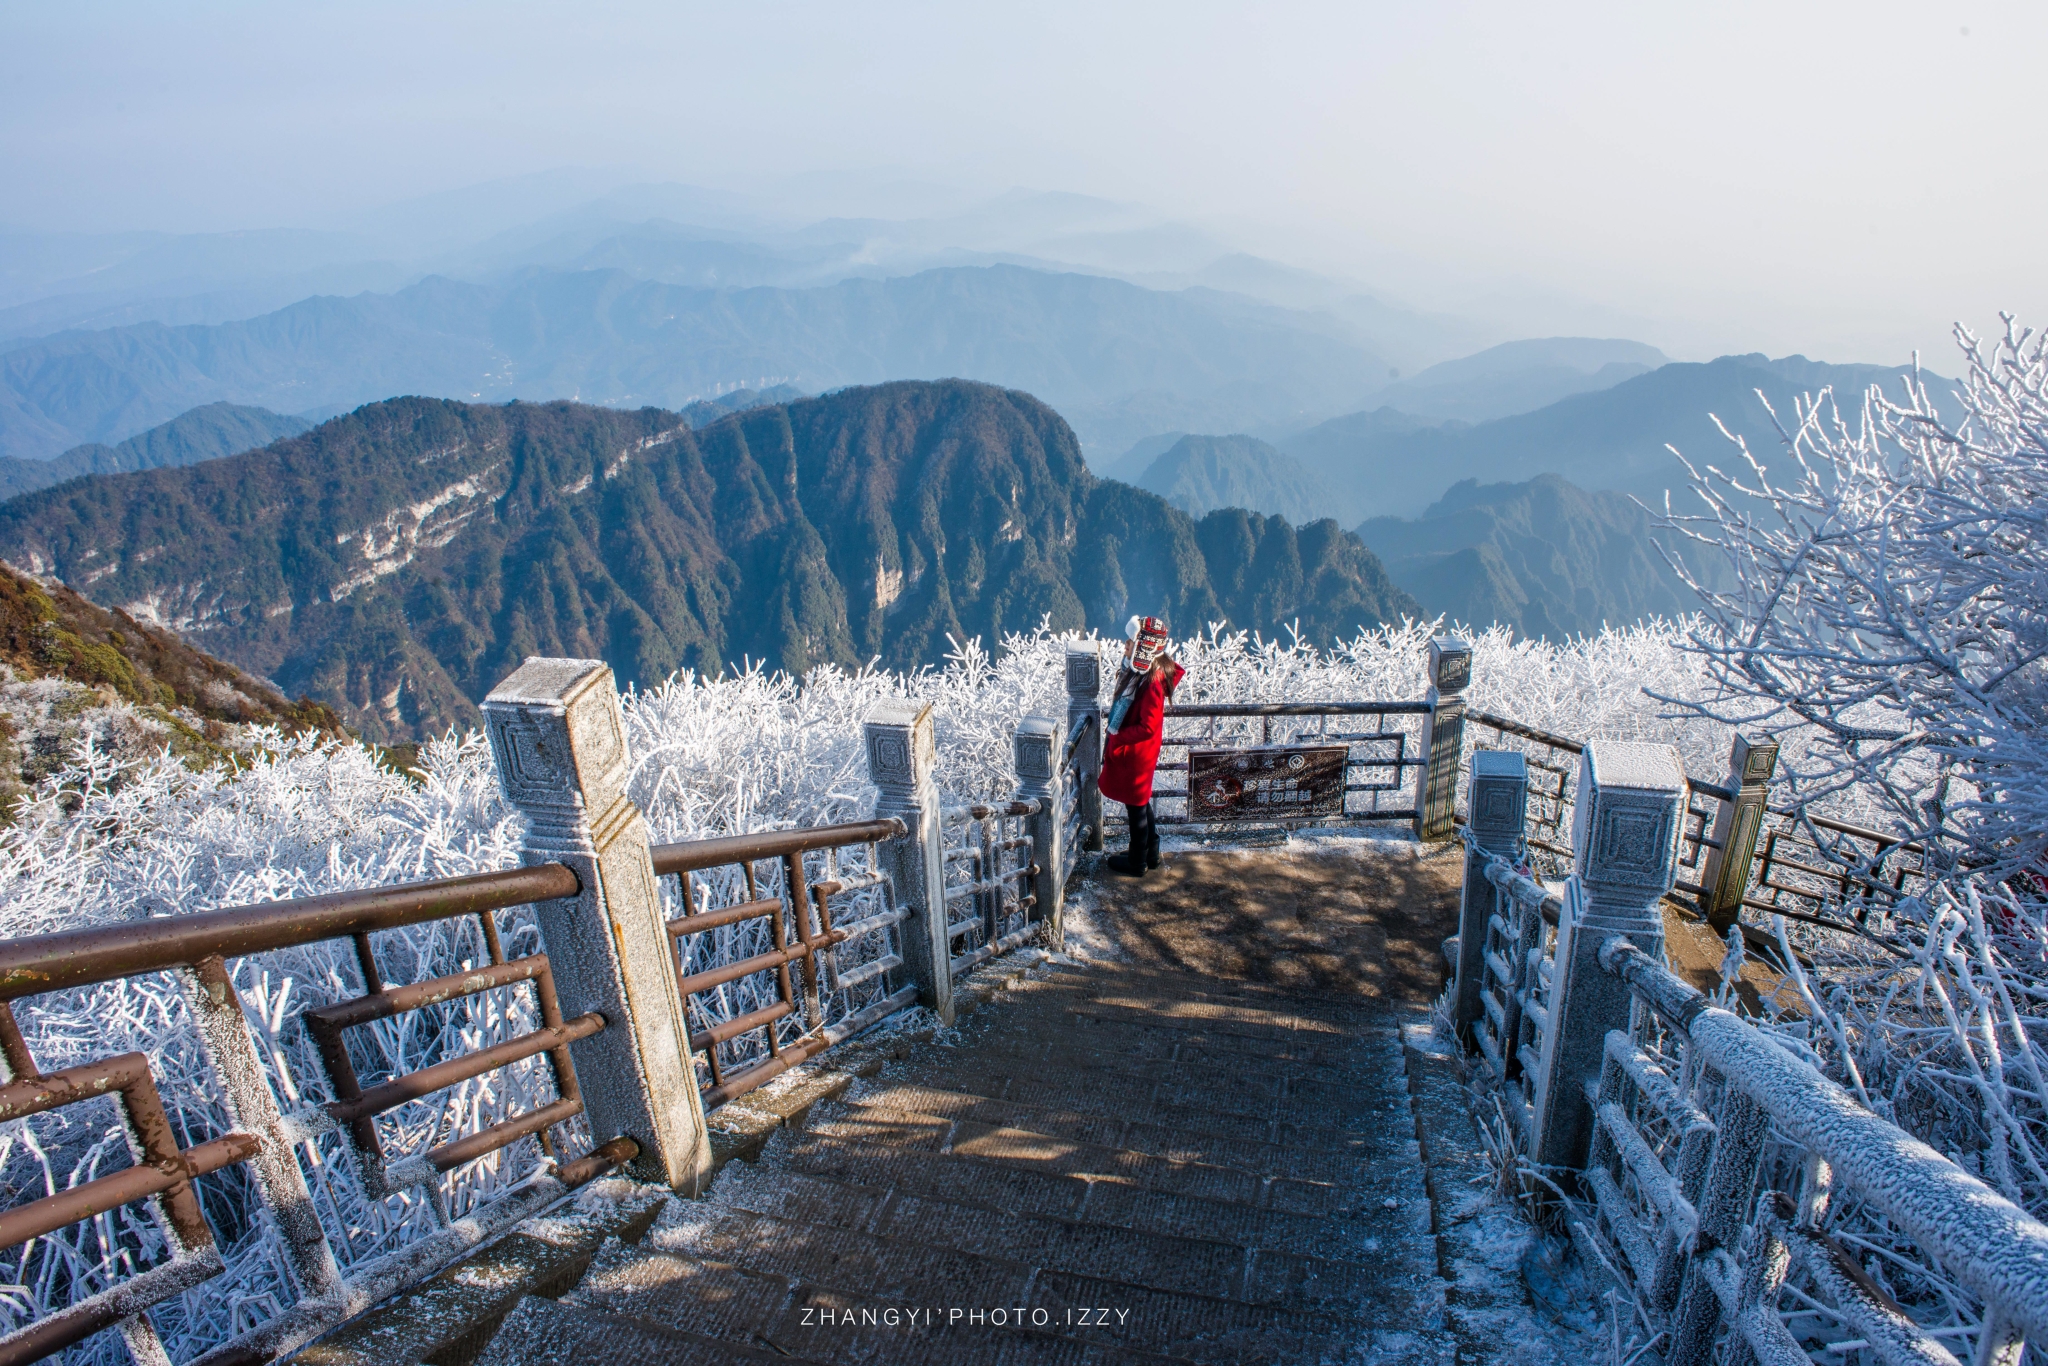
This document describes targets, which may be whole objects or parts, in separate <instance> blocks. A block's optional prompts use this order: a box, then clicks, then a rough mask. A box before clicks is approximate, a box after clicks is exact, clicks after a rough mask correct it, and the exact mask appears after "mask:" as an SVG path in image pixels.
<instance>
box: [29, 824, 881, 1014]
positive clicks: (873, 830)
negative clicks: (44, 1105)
mask: <svg viewBox="0 0 2048 1366" xmlns="http://www.w3.org/2000/svg"><path fill="white" fill-rule="evenodd" d="M909 833H910V827H909V826H907V825H905V824H904V823H903V822H902V821H900V820H897V819H895V818H894V817H888V818H885V819H882V820H874V821H849V822H847V823H845V824H843V825H817V826H812V827H810V828H808V829H803V830H762V831H759V832H757V833H755V834H751V835H723V836H720V837H719V838H717V839H708V840H689V841H687V842H684V843H680V844H657V845H654V846H652V847H651V848H649V850H648V853H649V854H651V855H652V856H653V858H654V871H655V874H656V876H658V877H667V876H668V875H669V874H671V873H691V872H696V871H698V870H699V869H703V868H715V867H717V866H718V865H719V864H722V863H745V864H749V865H751V863H752V862H753V860H755V859H767V858H780V857H782V856H784V855H787V854H802V853H808V852H810V851H811V850H813V849H830V848H834V847H837V846H839V845H844V844H872V843H873V842H874V841H876V840H890V839H899V838H901V837H902V836H904V835H907V834H909ZM537 899H538V898H536V900H537ZM0 980H4V979H0Z"/></svg>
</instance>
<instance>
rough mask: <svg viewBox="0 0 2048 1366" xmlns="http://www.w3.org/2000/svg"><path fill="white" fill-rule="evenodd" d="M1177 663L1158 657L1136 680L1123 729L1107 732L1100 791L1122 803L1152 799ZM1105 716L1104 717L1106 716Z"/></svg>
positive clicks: (1178, 668)
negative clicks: (1153, 774) (1161, 739)
mask: <svg viewBox="0 0 2048 1366" xmlns="http://www.w3.org/2000/svg"><path fill="white" fill-rule="evenodd" d="M1180 672H1181V671H1180V666H1179V665H1176V664H1168V663H1166V662H1165V661H1163V660H1162V661H1161V662H1160V663H1159V664H1158V665H1155V666H1154V667H1153V669H1152V671H1151V672H1150V673H1149V674H1148V675H1146V677H1145V678H1143V679H1141V680H1140V681H1139V683H1138V691H1137V692H1136V694H1134V695H1133V696H1132V698H1131V709H1130V711H1129V712H1127V713H1125V715H1124V725H1123V729H1122V730H1119V731H1117V732H1116V733H1115V734H1113V735H1109V736H1106V737H1105V738H1104V741H1103V750H1102V780H1101V781H1102V795H1103V796H1105V797H1107V798H1109V799H1110V800H1111V801H1113V802H1122V803H1123V804H1124V805H1125V806H1143V805H1144V804H1145V803H1147V802H1149V801H1151V800H1152V770H1153V769H1154V768H1155V767H1157V766H1158V763H1159V740H1160V737H1161V736H1162V735H1164V734H1165V733H1166V727H1165V725H1164V719H1165V712H1166V697H1167V694H1168V692H1169V691H1170V690H1171V689H1172V687H1173V685H1174V684H1176V683H1178V682H1180ZM1105 719H1106V718H1105Z"/></svg>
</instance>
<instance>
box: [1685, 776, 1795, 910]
mask: <svg viewBox="0 0 2048 1366" xmlns="http://www.w3.org/2000/svg"><path fill="white" fill-rule="evenodd" d="M1777 766H1778V742H1777V741H1776V740H1773V739H1771V738H1770V737H1768V736H1757V737H1755V738H1751V737H1750V736H1747V735H1738V736H1736V737H1735V743H1734V744H1733V745H1732V746H1730V748H1729V752H1728V782H1727V787H1728V789H1729V791H1731V792H1733V793H1734V794H1735V800H1734V801H1732V802H1723V803H1721V809H1720V810H1719V811H1718V812H1716V813H1715V814H1714V828H1713V830H1712V831H1710V832H1709V835H1710V837H1711V838H1712V839H1713V840H1714V842H1715V843H1717V844H1719V845H1720V846H1721V847H1720V848H1718V849H1714V848H1709V849H1708V850H1707V859H1706V867H1705V869H1704V870H1703V876H1702V877H1701V878H1700V885H1701V886H1703V887H1705V888H1706V889H1707V894H1706V895H1705V896H1703V897H1701V898H1700V910H1701V911H1702V912H1703V913H1704V914H1705V915H1706V917H1707V923H1708V924H1709V925H1711V926H1713V928H1714V933H1715V934H1716V935H1719V936H1720V937H1721V938H1723V939H1726V938H1727V937H1728V931H1729V929H1730V928H1731V927H1732V926H1733V925H1734V924H1735V922H1736V920H1737V919H1738V918H1739V917H1740V916H1741V914H1742V896H1743V893H1745V892H1747V891H1748V890H1749V870H1750V868H1751V867H1752V866H1753V865H1754V864H1755V862H1756V841H1757V836H1758V835H1760V834H1762V833H1763V828H1764V807H1765V805H1766V804H1767V803H1768V802H1769V801H1770V796H1771V773H1772V771H1773V770H1775V769H1776V768H1777Z"/></svg>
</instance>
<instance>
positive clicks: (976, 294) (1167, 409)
mask: <svg viewBox="0 0 2048 1366" xmlns="http://www.w3.org/2000/svg"><path fill="white" fill-rule="evenodd" d="M1387 369H1388V367H1387V364H1386V362H1385V361H1384V360H1383V359H1382V358H1381V357H1379V356H1376V355H1374V354H1372V353H1370V352H1369V351H1367V350H1365V349H1363V348H1362V347H1360V346H1359V345H1358V344H1356V342H1355V341H1353V340H1351V339H1350V337H1349V332H1348V329H1347V328H1346V327H1345V326H1344V325H1343V324H1341V323H1340V322H1339V321H1338V320H1336V319H1335V318H1333V317H1330V316H1326V315H1322V314H1312V313H1303V312H1297V311H1292V310H1287V309H1282V308H1277V307H1274V306H1272V305H1268V304H1263V303H1258V302H1256V301H1254V300H1251V299H1248V298H1245V297H1243V296H1240V295H1234V294H1225V293H1220V292H1216V291H1211V290H1201V289H1189V290H1182V291H1177V292H1170V293H1169V292H1162V291H1156V290H1147V289H1142V288H1140V287H1138V286H1136V285H1131V284H1127V283H1124V282H1122V281H1119V280H1114V279H1108V278H1104V277H1101V276H1093V275H1074V274H1053V273H1048V272H1045V271H1038V270H1026V269H1022V268H1019V267H1013V266H996V267H986V268H974V269H964V268H963V269H947V270H933V271H926V272H924V273H922V274H918V275H912V276H907V277H901V278H893V279H882V280H866V279H855V280H845V281H841V282H840V283H837V284H834V285H830V286H827V287H822V288H816V289H774V288H758V289H693V288H686V287H682V286H676V285H667V284H660V283H655V282H652V281H647V280H642V279H636V278H634V277H633V276H631V275H628V274H626V273H624V272H622V271H617V270H590V271H578V272H562V271H538V270H536V271H530V272H527V273H525V274H523V275H520V276H518V277H516V278H514V279H512V280H510V281H509V282H507V283H503V284H493V285H486V284H474V283H464V282H460V281H456V280H451V279H445V278H435V279H429V280H425V281H422V282H420V283H419V284H416V285H413V286H410V287H408V288H406V289H403V290H400V291H398V292H397V293H395V294H388V295H382V294H360V295H357V296H355V297H353V298H333V297H322V298H313V299H307V300H305V301H303V302H301V303H296V304H293V305H292V306H290V307H288V308H284V309H281V310H279V311H277V312H274V313H269V314H265V315H263V316H262V317H258V318H252V319H248V320H245V321H240V322H230V323H222V324H218V325H211V326H185V327H166V326H162V325H159V324H154V323H150V324H141V325H137V326H131V327H120V328H111V329H107V330H103V331H97V332H73V333H62V334H59V335H56V336H53V337H46V338H43V339H41V340H38V341H33V342H26V343H19V344H16V345H14V346H13V347H12V348H11V349H5V350H0V454H7V455H12V456H15V457H17V458H38V457H43V456H47V455H54V454H56V453H57V452H59V451H62V450H65V449H67V448H69V447H71V446H74V445H78V444H81V443H84V442H112V441H117V440H120V439H122V438H124V437H126V436H128V435H130V434H132V433H134V432H137V431H140V430H142V429H144V428H147V427H150V426H153V425H155V424H157V423H160V422H164V421H166V420H168V419H169V418H171V417H174V416H176V415H177V414H178V413H181V412H184V411H186V410H187V409H190V408H193V407H197V406H200V405H203V404H208V403H214V402H229V403H235V404H240V405H251V406H258V407H264V408H269V409H272V410H274V411H279V412H308V411H313V412H333V411H337V410H342V409H346V408H348V407H352V406H354V405H356V404H359V403H363V402H368V401H373V400H376V399H380V398H383V397H385V396H388V395H391V394H406V393H412V394H425V395H435V396H442V397H451V398H458V399H463V400H474V401H493V400H505V399H512V398H564V397H566V398H576V399H580V400H582V401H585V402H594V403H602V404H606V405H612V406H622V407H630V406H638V405H641V404H657V405H664V406H680V405H681V404H683V403H685V402H688V401H690V400H692V399H694V398H697V397H699V396H701V395H704V394H707V393H716V392H721V391H724V390H726V389H730V388H733V387H735V386H736V385H741V384H744V385H747V386H750V387H756V388H758V387H761V386H763V385H765V384H772V383H776V382H787V383H793V384H796V385H798V386H800V387H802V388H804V389H808V390H813V391H815V390H821V389H829V388H834V387H838V386H841V385H847V384H865V383H873V382H877V381H881V380H888V379H898V378H939V377H948V376H958V377H965V378H972V379H983V380H988V381H992V382H998V383H1001V384H1004V385H1007V386H1010V387H1016V388H1023V389H1027V390H1029V391H1030V392H1032V393H1034V394H1036V395H1038V396H1039V397H1041V398H1043V399H1045V400H1046V401H1047V402H1050V403H1053V404H1054V405H1056V406H1058V407H1059V408H1060V409H1061V411H1062V412H1064V413H1065V414H1066V415H1067V416H1068V418H1069V419H1070V420H1071V421H1072V422H1073V423H1074V425H1075V427H1076V429H1077V430H1078V431H1080V432H1081V433H1082V435H1083V438H1084V439H1085V440H1087V441H1089V442H1091V443H1093V444H1097V445H1101V446H1103V447H1105V448H1106V449H1121V448H1122V447H1123V446H1125V445H1128V444H1129V442H1130V441H1132V440H1135V439H1136V438H1137V437H1138V436H1142V435H1144V434H1145V433H1147V432H1150V431H1157V430H1161V429H1162V428H1163V427H1166V426H1171V425H1176V424H1175V423H1174V422H1173V421H1171V420H1162V418H1163V416H1164V415H1166V414H1174V413H1178V414H1181V415H1182V420H1181V421H1180V422H1179V423H1178V424H1177V425H1180V426H1182V427H1183V428H1188V427H1193V426H1196V425H1203V426H1212V427H1213V428H1220V429H1223V430H1243V429H1245V428H1246V427H1259V428H1276V427H1277V428H1284V427H1287V426H1298V425H1300V424H1301V423H1302V422H1304V421H1307V420H1311V419H1312V418H1313V417H1314V415H1316V414H1318V413H1325V412H1329V411H1331V410H1332V409H1334V408H1337V407H1340V406H1341V405H1343V404H1344V403H1346V402H1348V401H1354V396H1355V395H1358V394H1362V393H1366V392H1369V391H1370V390H1371V389H1372V388H1374V387H1375V386H1377V385H1379V384H1382V383H1384V382H1385V375H1386V373H1387ZM1188 415H1192V416H1193V417H1196V418H1199V419H1200V423H1199V424H1198V423H1196V422H1194V421H1191V420H1189V419H1188Z"/></svg>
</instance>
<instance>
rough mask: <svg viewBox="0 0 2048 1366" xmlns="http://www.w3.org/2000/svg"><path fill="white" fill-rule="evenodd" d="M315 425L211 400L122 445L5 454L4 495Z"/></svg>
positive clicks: (174, 460) (238, 447)
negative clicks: (38, 455) (46, 456)
mask: <svg viewBox="0 0 2048 1366" xmlns="http://www.w3.org/2000/svg"><path fill="white" fill-rule="evenodd" d="M312 425H313V424H312V423H310V422H307V421H306V420H304V419H303V418H297V417H286V416H285V415H284V414H283V413H273V412H271V411H270V410H269V409H268V408H245V407H242V406H240V405H237V404H233V403H209V404H206V405H205V406H204V407H200V408H194V409H192V410H191V411H190V412H186V413H181V414H179V415H178V416H177V417H174V418H172V419H171V420H170V421H169V422H166V423H163V424H162V425H160V426H156V427H151V428H150V429H149V430H148V431H146V432H140V433H138V434H136V435H135V436H131V437H129V438H128V439H127V440H126V441H123V442H122V443H121V444H119V445H118V446H103V445H101V444H99V443H98V442H91V443H88V444H86V445H83V446H73V447H72V448H71V449H70V450H68V451H66V452H64V453H63V454H62V455H59V456H57V457H55V458H53V459H50V460H16V459H13V458H11V457H7V456H0V499H7V498H12V497H14V496H15V495H16V494H19V493H27V492H29V491H30V490H32V489H42V488H48V487H50V485H52V484H61V483H63V482H64V481H65V480H67V479H76V478H78V477H79V476H80V475H85V474H125V473H127V472H128V471H130V470H153V469H161V468H162V467H164V466H166V465H192V464H197V463H198V462H199V461H201V460H217V459H219V458H220V457H221V456H223V455H233V454H235V453H236V452H237V451H248V450H254V449H255V448H256V447H258V446H267V445H269V444H270V443H271V442H273V441H276V440H278V439H279V438H280V437H287V436H297V435H298V434H299V433H300V432H303V431H305V430H306V428H308V427H310V426H312Z"/></svg>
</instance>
